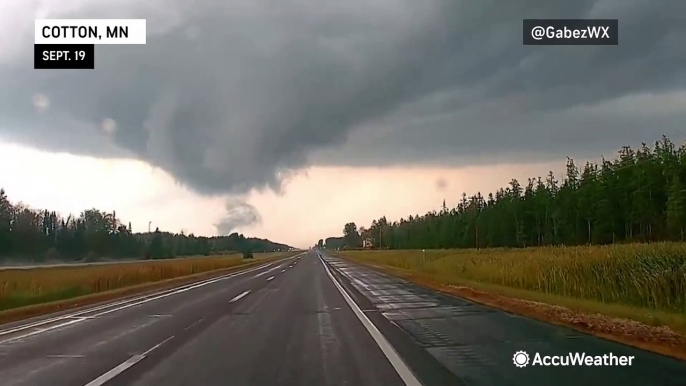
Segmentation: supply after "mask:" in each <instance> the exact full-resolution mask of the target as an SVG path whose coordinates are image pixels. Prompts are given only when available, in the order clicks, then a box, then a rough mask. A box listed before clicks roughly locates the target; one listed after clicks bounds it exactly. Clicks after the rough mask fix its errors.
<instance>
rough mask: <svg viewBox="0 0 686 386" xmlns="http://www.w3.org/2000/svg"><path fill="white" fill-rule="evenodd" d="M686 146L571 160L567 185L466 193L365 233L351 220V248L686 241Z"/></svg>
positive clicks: (666, 144) (660, 144) (516, 185)
mask: <svg viewBox="0 0 686 386" xmlns="http://www.w3.org/2000/svg"><path fill="white" fill-rule="evenodd" d="M685 182H686V144H682V145H681V146H679V147H677V146H676V145H675V144H674V143H673V142H672V141H671V140H670V139H669V138H667V137H663V138H662V139H660V140H659V141H657V142H655V144H654V146H648V145H647V144H645V143H644V144H643V145H642V146H641V147H640V148H639V149H632V148H631V147H630V146H624V147H622V148H621V149H620V150H619V151H618V153H617V156H616V158H615V159H613V160H608V159H605V158H603V159H602V160H601V161H600V162H588V163H586V164H585V165H583V167H581V168H579V167H578V166H577V165H576V164H575V162H574V160H573V159H571V158H567V164H566V173H565V175H564V177H563V178H562V179H561V180H558V177H557V176H555V175H554V174H553V172H550V173H548V175H547V176H546V177H538V178H529V179H528V180H527V181H526V182H524V183H523V184H522V182H520V181H518V180H516V179H512V180H511V181H510V183H509V184H508V186H506V187H503V188H501V189H499V190H498V191H496V192H495V193H489V194H488V195H487V196H484V195H482V194H481V192H478V193H476V194H474V195H472V196H471V197H468V196H467V194H465V193H463V195H462V198H461V200H460V202H459V204H458V205H457V207H455V208H448V207H446V205H445V201H444V202H443V207H442V209H441V210H440V211H431V212H429V213H426V214H424V215H411V216H409V217H407V218H402V219H400V220H398V221H393V222H389V221H388V220H387V219H386V217H385V216H384V217H381V218H379V219H378V220H374V221H372V224H371V226H369V227H368V228H365V227H360V228H359V229H358V227H357V225H356V224H355V223H352V222H350V223H347V224H346V225H345V227H344V229H343V236H344V239H345V244H346V246H347V247H348V248H357V247H360V246H361V245H362V240H363V239H367V238H370V239H371V240H372V242H373V246H374V248H383V249H419V248H427V249H430V248H477V249H478V248H494V247H511V248H517V247H530V246H551V245H570V246H571V245H584V244H594V245H604V244H614V243H635V242H639V243H649V242H656V241H683V240H684V230H685V229H686V190H685V186H686V185H685Z"/></svg>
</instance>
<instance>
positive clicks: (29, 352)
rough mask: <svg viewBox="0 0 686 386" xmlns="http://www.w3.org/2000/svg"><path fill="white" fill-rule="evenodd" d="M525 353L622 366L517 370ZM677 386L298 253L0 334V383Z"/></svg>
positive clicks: (678, 366) (667, 371) (575, 342)
mask: <svg viewBox="0 0 686 386" xmlns="http://www.w3.org/2000/svg"><path fill="white" fill-rule="evenodd" d="M519 350H523V351H527V352H528V353H529V355H531V356H532V359H533V354H534V353H535V352H540V353H541V355H557V354H563V353H567V352H577V351H578V352H585V353H587V354H588V355H602V354H609V353H610V352H611V353H613V354H614V355H627V356H634V359H633V365H632V366H614V367H595V366H591V367H580V366H568V367H542V366H531V365H530V366H527V367H525V368H519V367H517V366H515V365H514V364H513V355H514V353H515V352H516V351H519ZM539 384H556V385H579V384H582V385H587V386H588V385H596V384H597V385H601V384H603V385H604V384H622V385H624V386H627V385H646V384H652V385H684V384H686V363H685V362H682V361H679V360H675V359H671V358H667V357H664V356H660V355H657V354H653V353H649V352H645V351H641V350H638V349H634V348H630V347H627V346H623V345H620V344H617V343H612V342H608V341H605V340H602V339H598V338H594V337H591V336H588V335H584V334H581V333H578V332H574V331H572V330H569V329H566V328H563V327H558V326H552V325H548V324H545V323H541V322H538V321H534V320H530V319H527V318H523V317H519V316H515V315H511V314H507V313H504V312H501V311H498V310H495V309H492V308H489V307H485V306H481V305H478V304H474V303H470V302H467V301H464V300H461V299H456V298H453V297H449V296H445V295H441V294H438V293H436V292H433V291H430V290H427V289H424V288H421V287H418V286H416V285H413V284H410V283H407V282H405V281H403V280H401V279H397V278H394V277H390V276H387V275H384V274H381V273H378V272H376V271H373V270H370V269H368V268H365V267H361V266H359V265H356V264H352V263H350V262H348V261H344V260H339V259H336V258H332V257H329V256H325V255H322V256H320V255H319V254H318V253H317V252H315V251H308V252H305V253H303V254H299V255H296V256H294V257H290V258H287V259H284V260H280V261H276V262H270V263H266V264H264V265H261V266H259V267H253V268H249V269H247V270H244V271H240V272H236V273H232V274H228V275H224V276H221V277H218V278H213V279H208V280H205V281H201V282H198V283H194V284H190V285H185V286H181V287H177V288H174V289H170V290H166V291H159V292H156V293H151V294H146V295H141V296H138V297H134V298H129V299H125V300H119V301H116V302H112V303H108V304H102V305H98V306H94V307H90V308H86V309H81V310H78V311H71V312H68V313H62V314H58V315H51V316H46V317H43V318H38V319H33V320H28V321H23V322H19V323H14V324H11V325H5V326H0V385H3V386H19V385H31V386H35V385H39V386H40V385H50V386H99V385H107V386H112V385H355V386H363V385H391V386H392V385H413V386H414V385H426V386H429V385H539Z"/></svg>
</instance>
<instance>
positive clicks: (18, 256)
mask: <svg viewBox="0 0 686 386" xmlns="http://www.w3.org/2000/svg"><path fill="white" fill-rule="evenodd" d="M289 248H290V247H289V246H288V245H285V244H278V243H274V242H271V241H269V240H264V239H259V238H247V237H245V236H243V235H242V234H238V233H233V234H231V235H228V236H217V237H203V236H195V235H194V234H192V233H191V234H189V235H186V234H184V232H180V233H169V232H161V231H160V230H159V229H156V230H155V232H149V233H134V232H133V231H132V229H131V223H130V222H129V223H128V224H126V225H125V224H124V223H122V222H121V221H120V220H119V219H118V218H117V216H116V212H112V213H107V212H102V211H100V210H97V209H88V210H85V211H83V212H81V214H80V215H79V216H78V217H76V216H72V215H69V216H67V217H66V218H65V217H62V216H60V215H59V214H57V213H56V212H55V211H49V210H35V209H32V208H29V207H28V206H26V205H24V204H22V203H16V204H13V203H11V202H10V201H9V199H8V198H7V195H6V193H5V191H4V189H0V263H2V262H11V261H35V262H41V261H48V260H53V261H54V260H60V261H83V260H86V261H93V260H97V259H101V258H106V259H115V260H116V259H136V258H152V259H161V258H171V257H177V256H191V255H210V254H217V253H225V252H231V251H235V252H246V251H249V252H271V251H277V250H288V249H289Z"/></svg>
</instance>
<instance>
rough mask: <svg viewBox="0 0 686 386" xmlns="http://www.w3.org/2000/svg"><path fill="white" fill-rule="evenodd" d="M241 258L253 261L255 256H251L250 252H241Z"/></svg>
mask: <svg viewBox="0 0 686 386" xmlns="http://www.w3.org/2000/svg"><path fill="white" fill-rule="evenodd" d="M243 258H244V259H254V258H255V256H253V255H252V252H243Z"/></svg>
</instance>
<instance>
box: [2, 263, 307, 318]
mask: <svg viewBox="0 0 686 386" xmlns="http://www.w3.org/2000/svg"><path fill="white" fill-rule="evenodd" d="M292 254H294V253H293V252H274V253H256V254H255V260H245V259H243V258H242V256H241V255H239V254H232V255H226V256H208V257H197V258H189V259H174V260H168V261H165V260H152V261H150V260H148V261H141V262H136V263H130V262H128V263H122V264H107V265H86V266H74V267H54V268H35V269H26V270H24V269H21V270H19V269H17V270H12V269H9V270H0V311H4V310H9V309H14V308H18V307H24V306H30V305H35V304H43V303H49V302H53V301H58V300H65V299H71V298H76V297H79V296H84V295H90V294H96V293H101V292H106V291H111V290H116V289H121V288H126V287H132V286H136V285H140V284H146V283H154V282H159V281H163V280H168V279H174V278H179V277H184V276H189V275H193V274H197V273H202V272H210V271H215V270H219V269H226V268H232V267H238V266H241V265H245V264H251V263H252V262H254V261H259V260H269V259H276V258H279V257H285V256H289V255H292Z"/></svg>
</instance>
